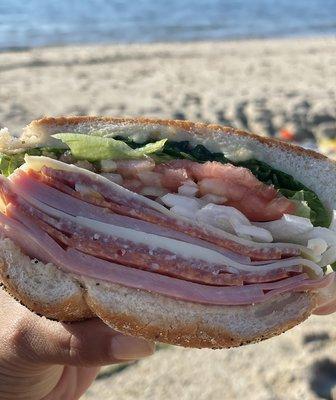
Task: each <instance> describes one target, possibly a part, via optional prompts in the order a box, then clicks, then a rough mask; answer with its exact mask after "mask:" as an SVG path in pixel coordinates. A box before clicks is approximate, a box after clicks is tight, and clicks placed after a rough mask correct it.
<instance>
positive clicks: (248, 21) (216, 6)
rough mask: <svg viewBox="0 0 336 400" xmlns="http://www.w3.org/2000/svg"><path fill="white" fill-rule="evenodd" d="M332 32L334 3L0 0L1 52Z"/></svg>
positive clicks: (328, 0)
mask: <svg viewBox="0 0 336 400" xmlns="http://www.w3.org/2000/svg"><path fill="white" fill-rule="evenodd" d="M335 34H336V0H277V1H276V0H222V1H220V0H169V1H163V0H156V1H155V0H152V1H150V0H133V1H131V0H130V1H123V0H119V1H118V0H111V1H108V0H0V49H4V48H15V47H18V48H21V47H32V46H45V45H58V44H71V43H102V42H123V43H125V42H126V43H127V42H157V41H187V40H207V39H215V40H218V39H239V38H251V37H252V38H255V37H282V36H294V35H296V36H307V35H335Z"/></svg>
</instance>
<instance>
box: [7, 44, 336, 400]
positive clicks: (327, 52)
mask: <svg viewBox="0 0 336 400" xmlns="http://www.w3.org/2000/svg"><path fill="white" fill-rule="evenodd" d="M83 114H90V115H111V116H124V115H127V116H153V117H158V118H176V119H191V120H197V121H207V122H218V123H221V124H225V125H232V126H236V127H239V128H243V129H248V130H251V131H254V132H255V133H259V134H262V135H272V136H276V137H279V136H280V137H283V138H287V139H294V140H296V141H298V142H303V143H304V144H305V145H306V146H315V144H316V143H317V144H321V145H322V146H323V143H324V141H325V140H326V139H327V140H329V139H333V138H335V137H336V39H333V38H328V39H326V38H312V39H307V38H306V39H279V40H273V39H272V40H270V39H269V40H253V41H232V42H201V43H198V42H195V43H184V44H147V45H122V46H117V45H111V46H83V47H64V48H62V47H59V48H57V47H54V48H52V47H50V48H39V49H32V50H27V51H20V52H3V53H0V127H4V126H7V127H8V128H9V129H10V130H11V131H12V132H16V133H19V132H20V131H21V129H22V127H23V126H24V125H26V124H27V123H29V122H30V121H31V120H32V119H35V118H40V117H42V116H46V115H48V116H53V115H55V116H57V115H83ZM242 398H247V399H252V400H285V399H286V400H287V399H288V400H292V399H293V400H294V399H300V400H301V399H305V400H310V399H336V315H332V316H328V317H312V318H310V319H309V320H308V321H306V322H305V323H303V324H302V325H300V326H299V327H297V328H295V329H293V330H292V331H290V332H288V333H286V334H283V335H281V336H280V337H278V338H273V339H270V340H268V341H266V342H263V343H260V344H257V345H251V346H246V347H243V348H239V349H231V350H228V351H218V350H217V351H212V350H190V349H181V348H175V347H172V346H168V347H164V348H162V349H160V350H158V351H157V352H156V354H155V355H154V356H152V357H151V358H149V359H146V360H143V361H140V362H138V363H136V364H134V365H130V366H127V368H124V369H118V370H116V369H115V368H110V367H107V368H104V369H103V370H102V373H101V375H100V377H99V379H97V380H96V382H95V383H94V384H93V386H92V387H91V388H90V389H89V391H88V392H87V394H86V395H85V396H84V397H83V399H86V400H93V399H100V400H108V399H111V400H112V399H119V400H133V399H134V400H135V399H137V400H140V399H141V400H142V399H146V400H154V399H155V400H156V399H160V400H175V399H183V400H192V399H198V400H202V399H204V400H217V399H218V400H219V399H220V400H226V399H228V400H229V399H230V400H235V399H237V400H238V399H242Z"/></svg>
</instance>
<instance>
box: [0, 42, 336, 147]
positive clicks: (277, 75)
mask: <svg viewBox="0 0 336 400" xmlns="http://www.w3.org/2000/svg"><path fill="white" fill-rule="evenodd" d="M0 60H1V63H0V87H1V91H0V125H2V126H5V125H6V126H8V127H9V128H11V129H12V130H14V131H16V132H19V131H20V129H21V128H22V126H24V125H25V124H27V123H28V122H29V121H30V120H31V119H34V118H39V117H41V116H44V115H61V114H71V115H81V114H91V115H130V116H134V115H147V116H153V117H160V118H176V119H191V120H199V121H209V122H219V123H221V124H226V125H233V126H236V127H240V128H244V129H249V130H251V131H254V132H256V133H259V134H262V135H274V136H277V135H279V132H281V131H288V132H289V134H290V135H289V136H290V137H291V138H292V137H293V136H294V137H295V139H296V140H298V141H305V142H308V143H309V142H310V141H314V140H316V139H318V140H319V139H321V138H324V137H332V136H335V135H336V127H335V123H336V122H335V115H336V39H333V38H328V39H325V38H319V39H295V40H291V39H282V40H280V39H279V40H274V39H273V40H259V41H258V40H255V41H238V42H237V41H236V42H201V43H184V44H148V45H123V46H117V45H113V46H91V47H90V46H87V47H63V48H62V47H60V48H40V49H33V50H29V51H23V52H11V53H0Z"/></svg>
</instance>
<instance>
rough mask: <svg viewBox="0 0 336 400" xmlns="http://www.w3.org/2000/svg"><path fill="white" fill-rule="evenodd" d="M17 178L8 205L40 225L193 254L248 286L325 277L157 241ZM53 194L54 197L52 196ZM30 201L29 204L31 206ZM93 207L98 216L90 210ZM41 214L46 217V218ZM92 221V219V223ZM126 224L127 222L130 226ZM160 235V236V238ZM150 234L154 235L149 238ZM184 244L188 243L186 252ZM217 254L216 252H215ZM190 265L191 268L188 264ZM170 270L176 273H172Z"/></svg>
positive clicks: (144, 226)
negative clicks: (64, 224) (295, 275)
mask: <svg viewBox="0 0 336 400" xmlns="http://www.w3.org/2000/svg"><path fill="white" fill-rule="evenodd" d="M13 178H15V179H14V183H15V189H14V185H10V184H9V182H8V181H5V183H4V185H3V188H2V192H3V196H4V197H5V198H6V199H7V201H11V202H13V203H14V204H18V205H19V207H21V208H23V209H24V210H26V211H27V212H28V213H30V214H32V215H34V217H35V219H36V220H37V221H38V220H44V221H45V222H47V223H50V222H49V220H48V219H46V218H48V217H46V216H52V217H54V218H56V219H58V220H63V221H67V220H68V221H72V222H74V223H76V224H81V225H84V226H85V227H86V228H90V229H91V227H92V228H93V229H94V231H93V232H92V233H91V237H92V236H93V235H94V233H98V232H102V233H103V234H106V233H107V234H108V235H112V236H113V238H114V240H115V241H116V238H119V239H124V240H125V239H126V240H131V241H132V243H134V244H135V243H138V244H140V245H143V244H146V245H147V246H151V247H152V248H153V249H155V248H156V247H158V248H162V246H163V248H164V249H166V250H168V251H170V252H171V253H174V254H175V253H176V252H179V254H180V257H182V258H183V257H184V256H185V255H188V254H189V261H188V262H189V264H190V262H191V260H190V258H191V259H193V258H195V257H196V258H197V257H198V259H201V260H203V262H204V261H206V262H210V261H211V259H212V260H213V261H212V262H213V263H220V265H221V268H220V271H223V272H235V273H237V272H238V271H239V273H240V274H243V275H244V276H243V281H244V282H258V281H263V280H264V281H268V280H274V279H280V277H284V276H285V275H286V274H287V275H288V273H292V272H298V270H300V271H301V269H302V267H304V268H305V269H307V270H310V271H311V273H313V274H315V275H317V276H318V275H319V274H321V273H322V270H321V268H320V267H319V266H317V265H316V264H314V263H313V262H311V261H309V260H305V259H300V258H290V259H287V260H286V259H285V260H281V261H278V262H270V263H268V264H267V265H266V264H265V265H261V266H256V265H254V267H253V268H252V264H251V262H250V260H237V259H236V260H235V259H234V257H232V255H231V254H230V253H227V252H223V251H222V250H221V249H220V248H217V247H215V246H212V245H211V244H210V247H211V248H209V244H208V246H207V248H204V249H203V250H202V249H201V248H200V247H199V246H201V247H203V246H204V245H206V244H207V243H206V242H204V241H202V240H199V239H198V240H196V239H194V238H189V237H188V236H187V235H184V234H180V233H178V232H174V231H172V232H171V233H170V232H169V230H168V229H166V232H167V233H168V234H169V235H170V236H171V238H173V240H171V238H168V237H167V236H165V237H166V240H164V241H162V238H161V239H159V238H158V237H157V236H162V231H160V230H161V227H155V225H152V224H149V223H146V222H143V221H139V220H134V221H135V223H137V224H138V225H135V226H133V225H134V221H133V222H132V219H131V218H127V217H124V216H119V215H115V214H109V213H108V212H106V211H107V210H104V209H103V210H102V211H101V209H100V208H99V207H95V206H92V205H88V204H86V203H84V202H83V204H84V208H83V209H82V207H81V203H82V202H81V201H80V200H78V199H75V198H72V197H70V196H67V195H66V194H63V193H61V196H63V198H60V197H59V195H60V194H59V193H58V191H55V189H52V188H48V187H46V186H45V185H44V184H41V183H40V182H38V181H37V182H36V181H34V180H32V178H30V177H29V176H28V175H27V174H25V173H22V172H20V173H18V174H16V176H15V177H12V179H13ZM27 183H28V185H27ZM10 186H11V187H10ZM18 188H20V189H18ZM15 191H16V193H19V196H17V195H16V194H15ZM50 191H51V193H49V192H50ZM54 192H55V193H54ZM48 195H49V197H48ZM57 195H58V197H57ZM31 196H33V197H34V196H35V197H39V196H40V198H41V196H42V200H44V201H46V202H47V203H48V202H49V204H53V203H54V205H56V206H57V207H58V208H62V207H63V208H64V207H66V205H67V207H66V212H68V213H70V215H69V214H67V213H64V212H61V211H60V210H57V209H55V208H52V207H50V206H47V205H46V204H44V203H41V202H40V201H39V200H36V198H35V199H34V198H32V197H31ZM23 199H26V200H23ZM26 201H28V205H27V203H26ZM90 207H91V208H92V210H93V211H94V212H93V211H92V210H90ZM41 211H42V212H43V213H44V214H42V213H41ZM99 211H100V213H99ZM44 215H46V216H44ZM74 215H77V216H80V215H82V216H83V215H84V216H85V218H74V217H73V216H74ZM88 217H89V218H91V219H88ZM97 217H98V218H97ZM92 218H93V219H92ZM123 220H126V222H125V221H123ZM98 221H101V222H104V223H103V224H102V223H98ZM50 224H51V225H53V226H56V228H59V227H58V226H57V225H55V224H53V223H52V222H51V223H50ZM125 227H126V229H125ZM128 228H130V229H128ZM135 228H136V229H137V230H139V231H141V232H142V233H143V234H142V236H141V237H139V236H138V235H137V234H136V235H135V232H134V229H135ZM79 229H80V228H77V230H79ZM73 231H76V229H75V228H71V229H70V232H73ZM145 231H147V232H145ZM157 232H158V233H159V235H157V234H156V233H157ZM146 233H150V234H149V235H146ZM188 238H189V240H188ZM158 239H159V240H158ZM176 239H178V241H176ZM190 239H191V240H190ZM180 241H181V242H184V244H183V247H182V248H181V242H180ZM179 249H180V250H179ZM117 250H122V248H119V249H117ZM209 250H210V251H209ZM213 250H215V252H214V251H213ZM91 251H92V250H91ZM98 251H101V250H98ZM218 253H220V254H218ZM221 255H222V256H221ZM230 256H231V257H230ZM140 258H141V257H140ZM239 261H241V262H239ZM242 262H245V264H243V263H242ZM193 264H194V262H193ZM195 264H197V263H195ZM186 265H187V268H188V263H187V264H186ZM224 266H226V269H225V271H224ZM228 266H230V269H229V268H228ZM169 270H170V271H172V269H169ZM202 270H205V271H207V268H206V267H205V268H202ZM217 271H218V269H217ZM208 272H209V271H208ZM171 273H172V272H171ZM174 273H175V271H174ZM190 275H192V271H191V272H190ZM185 276H186V275H185ZM223 278H224V277H223ZM211 282H213V283H214V284H215V282H216V280H215V279H214V276H213V275H211ZM220 282H222V281H221V279H219V283H220Z"/></svg>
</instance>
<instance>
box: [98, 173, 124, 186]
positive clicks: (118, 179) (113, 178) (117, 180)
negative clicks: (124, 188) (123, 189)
mask: <svg viewBox="0 0 336 400" xmlns="http://www.w3.org/2000/svg"><path fill="white" fill-rule="evenodd" d="M100 175H101V176H103V177H104V178H106V179H108V180H109V181H111V182H114V183H116V184H117V185H122V184H123V182H124V180H123V177H122V176H121V175H119V174H110V173H103V174H100Z"/></svg>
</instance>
